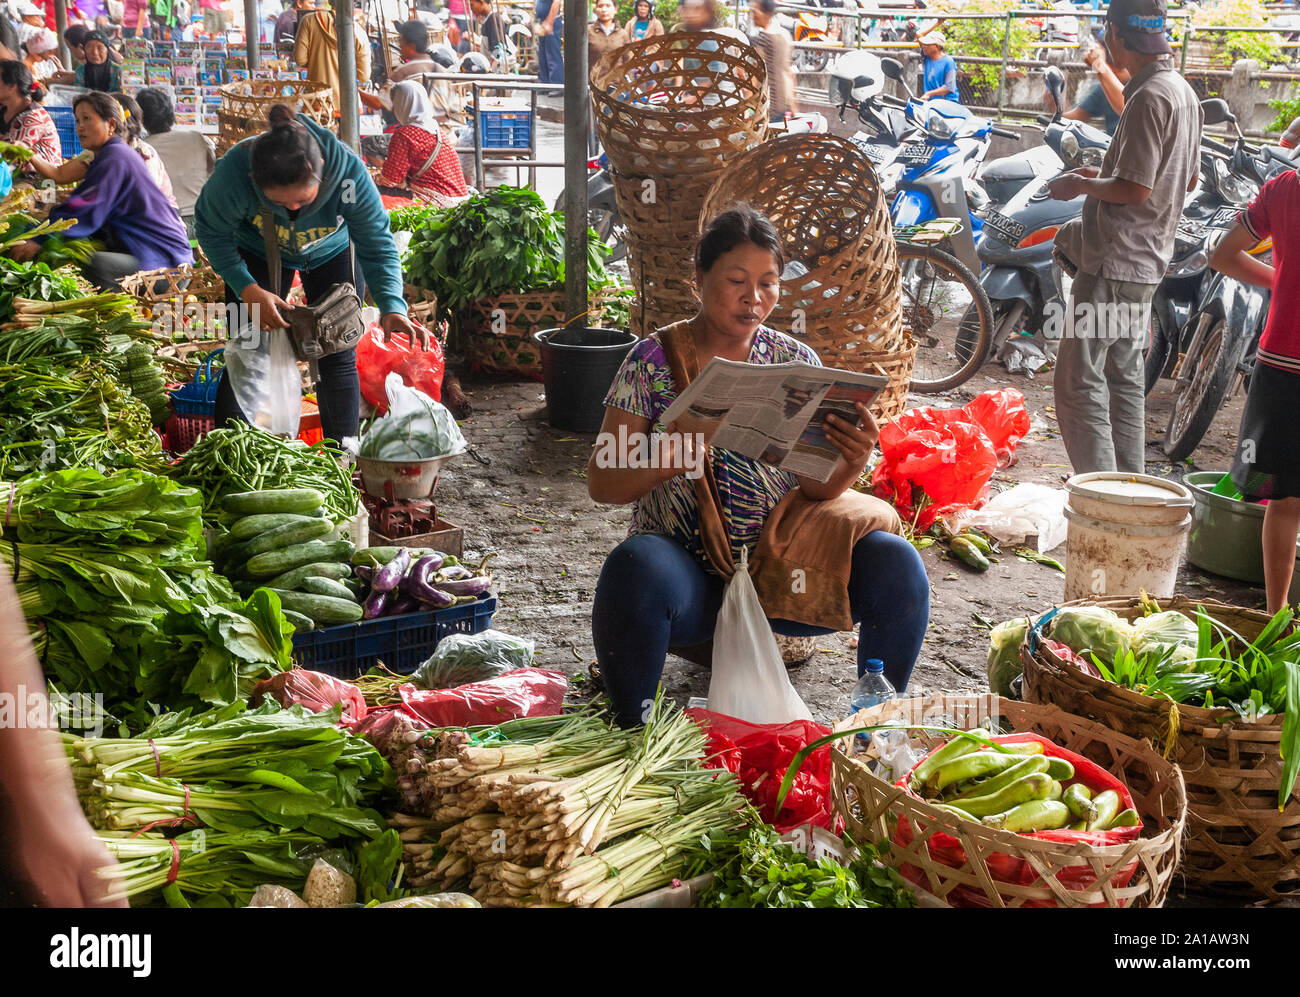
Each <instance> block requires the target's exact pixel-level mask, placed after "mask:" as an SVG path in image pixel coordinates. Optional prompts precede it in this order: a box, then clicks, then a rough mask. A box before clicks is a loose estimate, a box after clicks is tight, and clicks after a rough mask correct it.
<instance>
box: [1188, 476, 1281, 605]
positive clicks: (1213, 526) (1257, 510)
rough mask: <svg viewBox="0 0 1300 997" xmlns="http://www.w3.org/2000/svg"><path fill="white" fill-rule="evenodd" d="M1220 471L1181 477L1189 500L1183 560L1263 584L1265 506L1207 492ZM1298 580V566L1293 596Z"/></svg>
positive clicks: (1209, 570)
mask: <svg viewBox="0 0 1300 997" xmlns="http://www.w3.org/2000/svg"><path fill="white" fill-rule="evenodd" d="M1223 474H1224V472H1223V471H1192V472H1191V473H1190V474H1188V475H1187V476H1186V477H1185V478H1183V484H1185V485H1186V486H1187V487H1188V488H1190V489H1191V491H1192V502H1193V505H1192V531H1191V533H1190V534H1189V535H1188V537H1187V560H1188V561H1189V562H1190V563H1191V564H1194V565H1196V567H1198V568H1200V569H1201V570H1203V571H1208V572H1210V573H1211V574H1215V575H1223V576H1224V577H1226V578H1235V579H1237V580H1238V581H1243V582H1252V583H1253V584H1255V585H1263V584H1264V548H1263V540H1262V537H1263V532H1264V509H1265V507H1264V506H1262V505H1260V504H1259V503H1257V502H1243V501H1241V499H1234V498H1229V497H1228V496H1226V495H1213V494H1211V490H1212V489H1213V488H1214V486H1215V485H1217V484H1218V483H1219V480H1220V479H1221V478H1222V477H1223ZM1297 558H1300V550H1297ZM1298 582H1300V567H1298V569H1297V572H1296V576H1295V577H1293V579H1292V583H1291V595H1292V598H1293V599H1294V597H1295V595H1296V593H1297V583H1298Z"/></svg>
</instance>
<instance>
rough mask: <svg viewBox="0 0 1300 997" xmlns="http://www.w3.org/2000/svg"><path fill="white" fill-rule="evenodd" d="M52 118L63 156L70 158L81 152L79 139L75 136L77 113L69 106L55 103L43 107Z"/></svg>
mask: <svg viewBox="0 0 1300 997" xmlns="http://www.w3.org/2000/svg"><path fill="white" fill-rule="evenodd" d="M45 110H46V111H48V112H49V115H50V117H51V118H53V119H54V127H55V128H56V129H57V130H58V133H59V145H60V147H61V148H62V149H63V158H64V159H71V158H72V157H73V156H76V155H78V154H79V153H80V152H81V140H80V139H79V138H77V115H76V112H75V111H73V109H72V108H71V107H60V106H59V105H57V104H52V105H49V106H47V107H46V108H45Z"/></svg>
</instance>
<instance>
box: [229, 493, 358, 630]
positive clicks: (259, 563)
mask: <svg viewBox="0 0 1300 997" xmlns="http://www.w3.org/2000/svg"><path fill="white" fill-rule="evenodd" d="M323 503H324V496H323V495H322V494H321V493H320V492H319V491H317V490H316V489H314V488H278V489H273V490H267V491H256V492H235V493H233V494H230V495H226V496H223V497H222V499H221V508H222V510H223V511H224V512H225V513H226V514H227V515H228V516H233V517H237V518H235V519H234V520H233V521H232V522H231V523H230V529H229V531H228V532H226V533H224V534H222V535H221V537H219V538H218V540H217V541H216V542H215V543H214V545H213V551H212V554H213V560H214V561H215V562H216V565H217V569H218V570H219V571H220V572H221V573H222V574H224V575H225V576H226V577H227V578H229V579H230V580H231V582H232V584H233V585H234V587H235V590H236V591H237V592H239V593H240V594H242V595H247V594H248V593H250V592H251V591H252V590H253V589H256V588H269V589H271V590H272V591H273V592H275V594H276V595H278V596H279V597H280V606H281V608H282V609H283V610H284V615H285V616H286V617H287V618H288V619H289V621H290V622H291V623H292V624H293V625H294V628H295V630H296V631H297V632H301V631H303V630H310V629H313V628H315V627H325V626H335V625H337V624H340V623H356V622H357V621H358V620H360V619H361V617H362V609H361V603H360V601H359V600H358V596H359V595H360V592H361V588H360V584H359V583H358V582H357V581H356V579H355V578H354V577H353V572H352V564H351V558H352V555H353V554H354V553H355V552H356V548H355V547H354V546H353V545H352V543H351V542H350V541H347V540H335V539H331V537H332V536H333V535H334V533H335V532H336V530H337V526H336V524H335V523H334V522H333V520H331V519H330V518H329V516H328V515H327V514H326V512H325V510H324V508H323Z"/></svg>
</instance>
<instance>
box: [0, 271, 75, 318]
mask: <svg viewBox="0 0 1300 997" xmlns="http://www.w3.org/2000/svg"><path fill="white" fill-rule="evenodd" d="M84 293H85V292H84V291H83V290H82V286H81V282H80V281H78V280H77V278H76V275H75V274H72V273H68V272H67V271H62V272H59V273H55V272H54V271H53V270H51V269H50V267H49V266H47V265H46V264H45V263H20V262H18V261H17V260H11V259H8V258H6V257H3V256H0V322H7V321H9V319H10V318H11V317H12V316H13V301H14V298H28V299H31V300H34V301H69V300H71V299H73V298H80V297H81V296H82V295H83V294H84Z"/></svg>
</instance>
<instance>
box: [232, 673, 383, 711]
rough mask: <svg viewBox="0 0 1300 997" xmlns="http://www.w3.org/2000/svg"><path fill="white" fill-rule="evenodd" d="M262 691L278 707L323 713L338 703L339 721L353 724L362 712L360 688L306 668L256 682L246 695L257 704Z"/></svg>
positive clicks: (362, 703) (364, 706) (254, 704)
mask: <svg viewBox="0 0 1300 997" xmlns="http://www.w3.org/2000/svg"><path fill="white" fill-rule="evenodd" d="M264 693H265V694H267V695H269V696H270V697H271V698H272V699H274V700H275V701H276V702H277V703H279V704H280V705H281V706H293V705H294V704H298V705H301V706H304V707H306V708H307V709H309V710H311V711H312V712H313V713H324V712H325V711H326V710H328V709H330V708H332V707H335V706H342V707H343V715H342V717H340V718H339V723H341V724H355V723H357V722H358V721H360V720H361V719H362V718H364V717H365V715H366V701H365V699H364V698H363V697H362V695H361V690H360V689H358V688H357V687H356V686H354V685H353V684H352V683H351V682H344V681H343V680H342V679H336V678H334V676H332V675H326V674H324V673H323V672H313V671H310V670H308V669H306V668H293V669H290V670H289V671H287V672H280V674H278V675H275V676H272V677H271V678H269V679H264V680H262V681H261V682H259V683H257V685H255V686H253V692H252V694H251V695H250V696H249V697H248V701H249V703H251V704H252V705H253V706H256V705H258V704H259V703H261V702H262V695H263V694H264Z"/></svg>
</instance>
